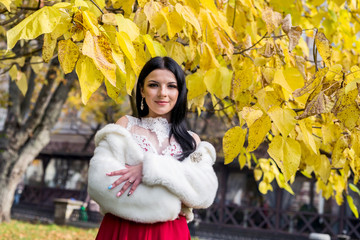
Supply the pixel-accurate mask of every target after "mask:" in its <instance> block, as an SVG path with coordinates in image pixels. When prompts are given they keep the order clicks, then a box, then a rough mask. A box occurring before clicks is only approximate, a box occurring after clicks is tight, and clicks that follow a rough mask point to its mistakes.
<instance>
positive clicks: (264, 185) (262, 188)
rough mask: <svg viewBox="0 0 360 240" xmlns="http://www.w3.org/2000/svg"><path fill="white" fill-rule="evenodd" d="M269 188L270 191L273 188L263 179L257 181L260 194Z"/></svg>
mask: <svg viewBox="0 0 360 240" xmlns="http://www.w3.org/2000/svg"><path fill="white" fill-rule="evenodd" d="M269 190H270V191H272V190H273V188H272V186H271V184H269V183H266V182H264V181H261V182H260V183H259V191H260V192H261V193H262V194H266V193H267V192H268V191H269Z"/></svg>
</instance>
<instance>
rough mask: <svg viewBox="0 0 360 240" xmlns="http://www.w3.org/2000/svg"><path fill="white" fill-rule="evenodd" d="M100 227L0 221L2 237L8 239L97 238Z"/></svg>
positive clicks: (62, 239)
mask: <svg viewBox="0 0 360 240" xmlns="http://www.w3.org/2000/svg"><path fill="white" fill-rule="evenodd" d="M97 231H98V229H97V228H94V229H82V228H76V227H71V226H59V225H55V224H48V225H45V224H32V223H28V222H21V221H16V220H12V221H10V222H6V223H0V239H7V240H15V239H16V240H35V239H36V240H49V239H56V240H70V239H71V240H73V239H74V240H83V239H84V240H85V239H86V240H89V239H95V237H96V234H97Z"/></svg>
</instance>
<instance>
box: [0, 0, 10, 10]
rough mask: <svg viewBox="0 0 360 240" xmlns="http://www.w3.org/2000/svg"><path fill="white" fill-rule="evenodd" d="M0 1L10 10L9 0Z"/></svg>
mask: <svg viewBox="0 0 360 240" xmlns="http://www.w3.org/2000/svg"><path fill="white" fill-rule="evenodd" d="M0 3H2V4H4V6H5V7H6V9H7V10H8V11H9V12H10V5H11V0H0Z"/></svg>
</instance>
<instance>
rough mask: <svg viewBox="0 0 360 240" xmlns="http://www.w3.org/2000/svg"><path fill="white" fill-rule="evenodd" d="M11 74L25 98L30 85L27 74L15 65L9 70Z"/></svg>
mask: <svg viewBox="0 0 360 240" xmlns="http://www.w3.org/2000/svg"><path fill="white" fill-rule="evenodd" d="M9 74H10V76H11V78H12V80H13V81H15V83H16V85H17V86H18V88H19V89H20V91H21V93H22V94H23V95H24V96H25V94H26V92H27V90H28V83H27V78H26V75H25V73H23V72H22V71H20V70H18V69H17V67H16V66H15V65H13V66H12V67H11V69H10V70H9Z"/></svg>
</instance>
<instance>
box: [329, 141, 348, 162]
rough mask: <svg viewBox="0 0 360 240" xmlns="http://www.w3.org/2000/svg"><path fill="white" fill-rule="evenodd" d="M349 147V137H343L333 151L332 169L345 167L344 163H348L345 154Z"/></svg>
mask: <svg viewBox="0 0 360 240" xmlns="http://www.w3.org/2000/svg"><path fill="white" fill-rule="evenodd" d="M348 147H349V136H345V135H343V136H341V137H340V138H339V139H338V140H337V142H336V144H335V146H334V149H333V152H332V154H331V167H333V168H342V167H344V163H345V161H346V159H345V157H344V155H343V152H344V151H345V149H346V148H348Z"/></svg>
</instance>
